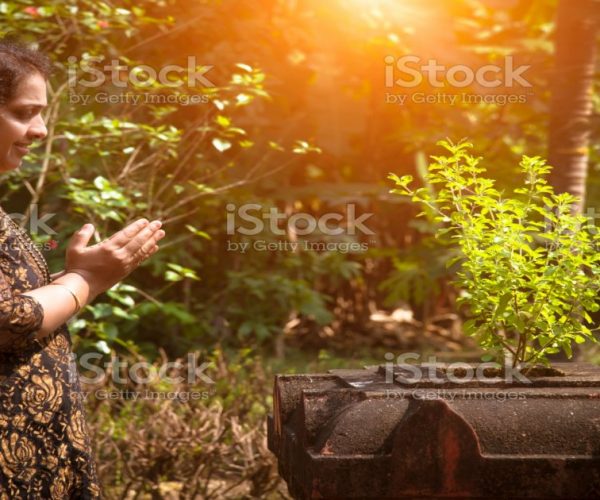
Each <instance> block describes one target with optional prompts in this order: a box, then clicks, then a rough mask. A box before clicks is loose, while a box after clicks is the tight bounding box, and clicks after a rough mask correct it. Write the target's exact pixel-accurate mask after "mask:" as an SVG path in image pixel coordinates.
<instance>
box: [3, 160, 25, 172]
mask: <svg viewBox="0 0 600 500" xmlns="http://www.w3.org/2000/svg"><path fill="white" fill-rule="evenodd" d="M22 163H23V158H18V157H9V158H5V159H4V161H2V162H0V172H10V171H11V170H16V169H18V168H19V167H20V166H21V164H22Z"/></svg>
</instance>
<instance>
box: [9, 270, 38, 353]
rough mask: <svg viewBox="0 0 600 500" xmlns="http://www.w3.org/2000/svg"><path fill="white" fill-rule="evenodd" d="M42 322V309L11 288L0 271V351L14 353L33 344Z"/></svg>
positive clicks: (35, 301)
mask: <svg viewBox="0 0 600 500" xmlns="http://www.w3.org/2000/svg"><path fill="white" fill-rule="evenodd" d="M43 320H44V309H43V308H42V305H41V304H40V303H39V302H38V301H37V300H36V299H34V298H33V297H29V296H27V295H22V294H21V293H19V292H18V291H15V290H13V289H12V288H11V286H10V284H9V283H8V281H7V279H6V276H5V275H4V274H3V273H2V271H0V351H15V350H19V349H22V348H25V347H28V346H30V345H32V344H33V342H34V339H33V334H35V332H37V331H38V330H39V329H40V328H41V326H42V321H43Z"/></svg>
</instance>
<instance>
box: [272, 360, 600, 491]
mask: <svg viewBox="0 0 600 500" xmlns="http://www.w3.org/2000/svg"><path fill="white" fill-rule="evenodd" d="M465 366H466V370H464V371H466V372H469V371H470V370H469V366H468V365H465ZM473 366H474V365H473ZM555 367H556V368H558V370H559V371H560V372H562V374H561V375H557V376H536V377H534V376H533V375H531V376H530V380H531V382H532V383H530V384H529V383H524V382H522V381H518V380H517V381H513V382H512V383H507V382H506V381H505V380H497V379H496V380H485V381H483V382H482V381H481V380H480V381H477V380H472V381H468V382H466V381H464V382H462V383H461V381H456V380H455V378H454V381H452V380H448V378H449V377H448V374H447V373H445V369H444V367H443V366H441V367H439V368H438V369H437V370H436V371H435V372H434V374H433V377H432V374H431V373H430V370H429V369H427V370H425V369H424V368H419V373H420V374H422V375H423V376H422V377H419V381H418V382H416V383H414V380H411V383H407V381H406V376H405V375H406V374H407V373H408V371H411V372H412V373H414V372H415V371H416V367H411V368H410V369H407V368H406V367H400V366H392V365H387V366H379V367H367V368H365V369H364V370H332V371H331V372H329V373H328V374H318V375H281V376H277V377H276V379H275V392H274V410H273V416H272V417H269V448H270V450H271V451H272V452H273V453H274V454H275V455H276V456H277V458H278V461H279V472H280V474H281V476H282V477H283V478H284V479H285V480H286V481H287V483H288V488H289V491H290V493H291V495H292V496H293V497H294V498H297V499H308V498H323V499H325V498H432V497H434V498H439V497H478V498H502V497H504V498H600V368H599V367H595V366H592V365H587V364H573V363H556V364H555ZM462 375H463V376H464V375H465V374H464V373H463V374H462ZM543 375H544V374H543ZM436 376H437V377H438V379H441V380H438V379H435V378H434V377H436Z"/></svg>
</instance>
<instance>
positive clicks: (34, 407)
mask: <svg viewBox="0 0 600 500" xmlns="http://www.w3.org/2000/svg"><path fill="white" fill-rule="evenodd" d="M31 382H32V383H31V384H30V385H28V386H27V387H26V388H25V391H24V392H23V403H24V405H25V407H26V408H27V411H28V412H29V413H30V414H31V415H32V417H33V419H34V420H35V421H36V422H40V423H41V424H47V423H48V422H50V420H52V417H53V416H54V414H55V413H56V411H57V410H58V408H59V407H60V405H61V404H62V386H61V385H60V384H59V383H58V382H56V381H55V380H53V379H52V377H51V376H50V375H49V374H47V373H44V374H42V375H33V376H32V377H31Z"/></svg>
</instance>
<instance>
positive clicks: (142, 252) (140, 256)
mask: <svg viewBox="0 0 600 500" xmlns="http://www.w3.org/2000/svg"><path fill="white" fill-rule="evenodd" d="M164 236H165V232H164V231H163V230H162V229H161V230H159V231H156V232H155V233H154V234H153V235H152V236H151V237H150V238H149V239H148V240H146V242H145V243H144V244H143V245H142V246H141V247H140V249H139V250H138V251H137V252H136V253H135V257H134V259H135V260H136V261H137V262H141V261H143V260H145V259H147V258H148V257H150V256H151V255H152V254H153V253H154V252H156V251H157V250H158V245H157V244H156V243H157V242H158V241H160V240H161V239H163V238H164Z"/></svg>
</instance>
